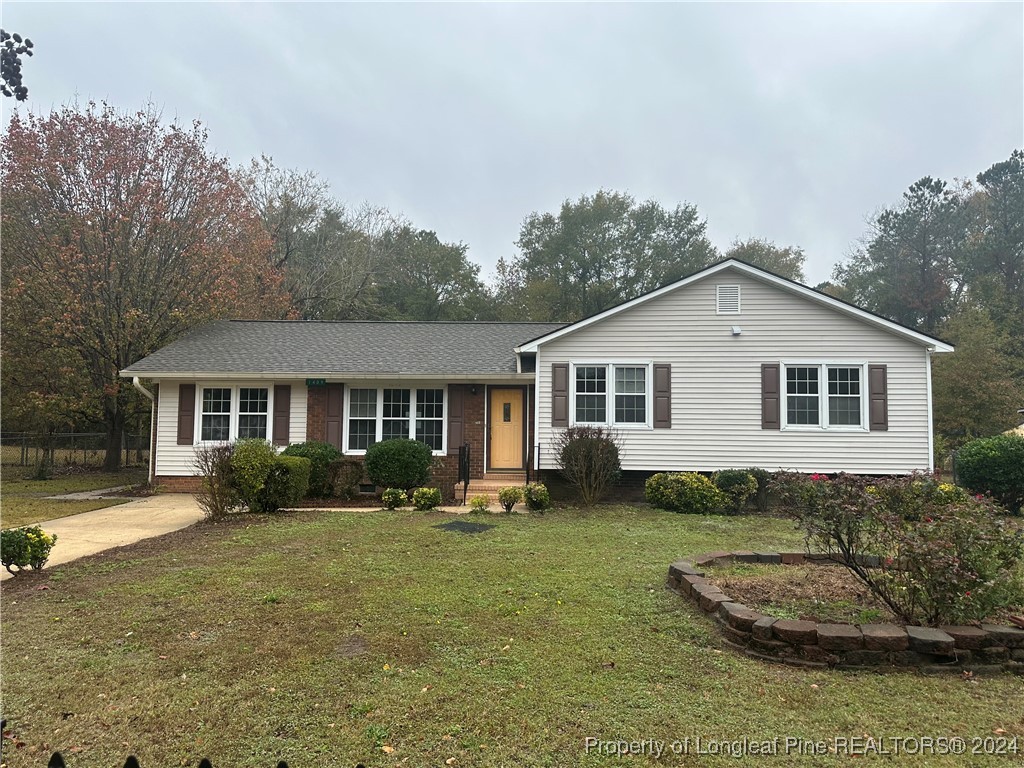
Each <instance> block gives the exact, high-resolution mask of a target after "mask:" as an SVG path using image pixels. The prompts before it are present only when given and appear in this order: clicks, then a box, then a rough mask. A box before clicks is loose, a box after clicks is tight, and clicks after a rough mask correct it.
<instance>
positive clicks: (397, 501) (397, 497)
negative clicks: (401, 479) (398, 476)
mask: <svg viewBox="0 0 1024 768" xmlns="http://www.w3.org/2000/svg"><path fill="white" fill-rule="evenodd" d="M380 500H381V502H382V503H383V504H384V508H385V509H398V508H399V507H404V506H405V505H406V504H407V503H408V502H409V494H408V493H406V492H405V491H404V490H402V489H401V488H388V489H387V490H386V491H384V493H382V494H381V495H380Z"/></svg>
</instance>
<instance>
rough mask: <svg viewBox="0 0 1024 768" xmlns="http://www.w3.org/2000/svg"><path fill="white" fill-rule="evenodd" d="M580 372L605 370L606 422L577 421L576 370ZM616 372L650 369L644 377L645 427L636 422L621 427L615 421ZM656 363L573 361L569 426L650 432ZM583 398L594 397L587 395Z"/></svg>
mask: <svg viewBox="0 0 1024 768" xmlns="http://www.w3.org/2000/svg"><path fill="white" fill-rule="evenodd" d="M577 368H604V369H605V370H606V371H607V373H606V374H605V376H606V378H605V382H606V383H607V387H606V389H605V393H604V396H605V409H604V412H605V416H606V419H605V421H576V369H577ZM616 368H646V369H647V372H646V373H645V374H644V406H645V408H644V410H645V411H646V413H645V415H644V421H643V423H638V422H634V421H628V422H622V423H619V422H617V421H615V369H616ZM653 375H654V361H653V360H572V361H570V362H569V425H570V426H573V427H576V426H580V427H610V428H612V429H623V430H647V429H653V428H654V421H653V419H654V416H653V413H654V410H653V404H654V392H653V387H654V381H653ZM581 394H584V395H586V394H593V393H592V392H583V393H581Z"/></svg>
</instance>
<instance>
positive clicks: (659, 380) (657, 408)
mask: <svg viewBox="0 0 1024 768" xmlns="http://www.w3.org/2000/svg"><path fill="white" fill-rule="evenodd" d="M671 427H672V366H671V365H669V364H668V363H655V364H654V428H655V429H670V428H671Z"/></svg>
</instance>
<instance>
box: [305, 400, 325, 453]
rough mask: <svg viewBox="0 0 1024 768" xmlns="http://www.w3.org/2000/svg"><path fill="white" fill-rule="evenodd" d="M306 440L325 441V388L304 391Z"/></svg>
mask: <svg viewBox="0 0 1024 768" xmlns="http://www.w3.org/2000/svg"><path fill="white" fill-rule="evenodd" d="M306 440H307V441H314V440H315V441H317V442H321V443H322V442H324V441H326V440H327V388H326V387H308V388H307V389H306Z"/></svg>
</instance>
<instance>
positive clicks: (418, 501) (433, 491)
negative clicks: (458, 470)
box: [412, 488, 441, 512]
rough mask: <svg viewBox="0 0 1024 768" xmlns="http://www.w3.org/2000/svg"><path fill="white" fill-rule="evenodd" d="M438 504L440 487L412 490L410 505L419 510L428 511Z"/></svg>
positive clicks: (439, 502)
mask: <svg viewBox="0 0 1024 768" xmlns="http://www.w3.org/2000/svg"><path fill="white" fill-rule="evenodd" d="M440 504H441V489H440V488H417V489H416V490H415V491H413V492H412V505H413V506H414V507H416V509H418V510H419V511H420V512H428V511H430V510H431V509H434V508H435V507H437V506H439V505H440Z"/></svg>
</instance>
